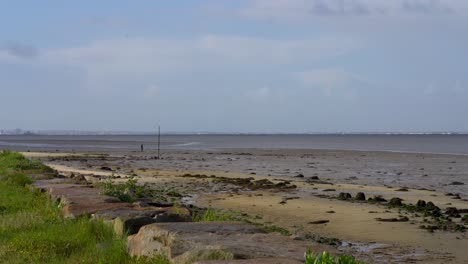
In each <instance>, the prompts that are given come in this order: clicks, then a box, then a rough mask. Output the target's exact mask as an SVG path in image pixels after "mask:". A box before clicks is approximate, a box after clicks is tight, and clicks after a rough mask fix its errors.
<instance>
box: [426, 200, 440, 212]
mask: <svg viewBox="0 0 468 264" xmlns="http://www.w3.org/2000/svg"><path fill="white" fill-rule="evenodd" d="M426 208H427V209H429V210H433V211H439V210H440V208H439V207H437V206H436V205H435V204H434V203H433V202H427V203H426Z"/></svg>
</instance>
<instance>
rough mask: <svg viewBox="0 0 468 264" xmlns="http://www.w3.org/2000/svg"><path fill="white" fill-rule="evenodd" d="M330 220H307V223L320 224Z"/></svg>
mask: <svg viewBox="0 0 468 264" xmlns="http://www.w3.org/2000/svg"><path fill="white" fill-rule="evenodd" d="M328 222H330V220H318V221H312V222H308V224H311V225H321V224H326V223H328Z"/></svg>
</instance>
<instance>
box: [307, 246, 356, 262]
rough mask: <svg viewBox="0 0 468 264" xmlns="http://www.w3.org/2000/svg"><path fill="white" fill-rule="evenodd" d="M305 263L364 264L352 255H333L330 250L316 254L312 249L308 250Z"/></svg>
mask: <svg viewBox="0 0 468 264" xmlns="http://www.w3.org/2000/svg"><path fill="white" fill-rule="evenodd" d="M304 258H305V264H364V263H363V262H360V261H357V260H355V259H354V257H352V256H347V255H343V256H337V257H333V256H331V255H330V253H328V252H323V253H322V254H314V253H312V250H310V249H309V250H307V252H306V253H305V255H304Z"/></svg>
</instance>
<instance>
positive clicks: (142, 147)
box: [140, 144, 143, 152]
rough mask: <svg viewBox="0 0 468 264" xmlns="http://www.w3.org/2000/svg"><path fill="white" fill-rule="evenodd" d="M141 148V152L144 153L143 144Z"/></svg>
mask: <svg viewBox="0 0 468 264" xmlns="http://www.w3.org/2000/svg"><path fill="white" fill-rule="evenodd" d="M140 148H141V152H143V144H141V146H140Z"/></svg>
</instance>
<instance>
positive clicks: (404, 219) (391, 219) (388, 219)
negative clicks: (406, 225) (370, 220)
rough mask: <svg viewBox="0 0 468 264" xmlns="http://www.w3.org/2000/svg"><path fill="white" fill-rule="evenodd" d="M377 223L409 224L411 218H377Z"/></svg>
mask: <svg viewBox="0 0 468 264" xmlns="http://www.w3.org/2000/svg"><path fill="white" fill-rule="evenodd" d="M375 220H376V221H379V222H408V221H409V218H408V217H406V216H403V217H400V218H380V217H379V218H375Z"/></svg>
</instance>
